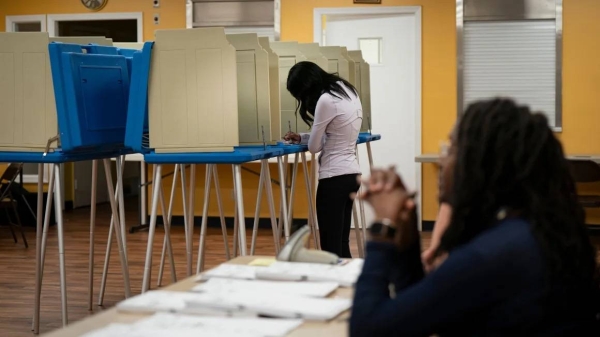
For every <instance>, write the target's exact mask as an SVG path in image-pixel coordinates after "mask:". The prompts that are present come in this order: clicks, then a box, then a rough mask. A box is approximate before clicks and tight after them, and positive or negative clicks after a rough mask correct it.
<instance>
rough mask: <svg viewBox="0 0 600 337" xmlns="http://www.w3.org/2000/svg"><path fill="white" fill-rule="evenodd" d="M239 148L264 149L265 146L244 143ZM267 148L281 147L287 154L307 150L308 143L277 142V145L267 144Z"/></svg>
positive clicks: (283, 153)
mask: <svg viewBox="0 0 600 337" xmlns="http://www.w3.org/2000/svg"><path fill="white" fill-rule="evenodd" d="M237 148H251V149H258V150H262V149H263V148H264V147H263V146H262V145H244V146H239V147H237ZM267 149H279V150H281V151H282V153H281V155H286V154H295V153H302V152H307V151H308V145H294V144H277V145H267Z"/></svg>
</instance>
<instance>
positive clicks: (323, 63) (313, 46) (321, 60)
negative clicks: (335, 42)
mask: <svg viewBox="0 0 600 337" xmlns="http://www.w3.org/2000/svg"><path fill="white" fill-rule="evenodd" d="M298 49H299V50H300V52H301V53H302V55H304V56H305V57H306V60H307V61H310V62H313V63H315V64H316V65H318V66H319V67H321V69H323V70H325V71H327V72H328V71H329V60H327V58H326V57H325V56H323V54H321V49H320V47H319V44H318V43H299V44H298Z"/></svg>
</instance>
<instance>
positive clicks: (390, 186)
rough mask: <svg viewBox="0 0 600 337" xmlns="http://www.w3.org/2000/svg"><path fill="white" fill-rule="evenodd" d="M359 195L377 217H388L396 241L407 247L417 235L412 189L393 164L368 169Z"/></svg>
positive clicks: (399, 244)
mask: <svg viewBox="0 0 600 337" xmlns="http://www.w3.org/2000/svg"><path fill="white" fill-rule="evenodd" d="M363 183H364V184H365V187H366V188H365V189H364V192H362V194H361V195H360V197H361V198H362V199H363V200H365V201H367V202H368V203H369V204H370V205H371V206H372V207H373V210H374V211H375V215H376V217H377V219H389V220H391V221H392V222H393V223H394V224H395V226H396V238H395V243H396V244H397V245H398V246H399V248H401V249H404V248H407V247H408V246H409V245H410V244H412V243H414V241H415V240H416V239H418V231H417V226H416V207H415V206H416V205H415V202H414V200H413V198H414V193H408V192H407V191H406V188H405V186H404V183H403V182H402V179H401V178H400V176H398V174H396V172H395V168H394V167H390V168H389V169H387V170H381V169H376V170H372V171H371V177H370V178H369V179H368V180H366V181H364V182H363Z"/></svg>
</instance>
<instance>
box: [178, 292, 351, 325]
mask: <svg viewBox="0 0 600 337" xmlns="http://www.w3.org/2000/svg"><path fill="white" fill-rule="evenodd" d="M186 304H187V308H188V309H189V310H195V309H204V308H209V309H222V310H236V309H237V310H239V311H242V312H250V313H256V314H258V315H264V316H270V317H280V318H302V319H308V320H319V321H325V320H331V319H333V318H335V317H336V316H338V315H339V314H341V313H342V312H344V311H346V310H348V309H350V307H351V306H352V301H351V300H350V299H337V298H335V299H323V298H310V297H302V296H290V295H288V296H283V295H281V294H278V295H276V296H265V294H264V293H247V292H243V291H242V292H238V293H235V292H232V293H199V294H197V296H196V297H194V298H191V299H190V300H189V301H187V303H186Z"/></svg>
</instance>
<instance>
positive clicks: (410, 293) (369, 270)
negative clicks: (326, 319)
mask: <svg viewBox="0 0 600 337" xmlns="http://www.w3.org/2000/svg"><path fill="white" fill-rule="evenodd" d="M419 253H420V252H419V245H414V246H413V247H411V248H409V249H408V250H406V251H404V252H402V253H400V252H398V250H397V248H396V246H394V245H393V244H390V243H382V242H370V243H369V244H368V245H367V256H366V260H365V265H364V269H363V273H362V274H361V276H360V278H359V280H358V282H357V284H356V292H355V297H354V304H353V309H352V317H351V320H350V335H351V336H353V337H361V336H368V337H372V336H430V335H431V334H433V333H440V332H443V330H444V328H445V327H447V326H448V325H449V324H452V323H457V322H460V321H461V320H463V319H464V318H465V317H469V316H470V315H472V314H474V313H475V312H476V310H477V309H481V308H484V307H486V306H487V305H488V304H489V303H491V302H493V301H495V300H497V299H498V298H499V297H501V296H504V293H505V292H506V291H508V290H507V289H506V288H508V287H507V286H506V285H503V283H504V281H505V280H503V279H502V277H501V276H499V275H498V274H497V273H496V270H494V269H498V266H497V265H496V264H495V263H493V262H490V261H486V259H485V258H484V257H483V256H482V255H480V254H478V253H477V252H475V251H474V250H469V249H462V250H460V249H459V250H457V251H455V252H453V253H452V254H451V255H450V256H449V257H448V259H447V260H446V262H444V264H443V265H441V266H440V267H439V268H438V269H437V270H436V271H434V272H433V273H431V274H430V275H429V276H427V277H425V278H423V270H422V265H421V261H420V257H419ZM394 275H398V276H400V275H402V276H404V277H403V278H402V279H397V282H396V284H395V287H396V289H395V293H396V296H395V297H394V298H391V296H390V293H389V290H388V289H389V284H390V281H389V280H390V279H393V278H394Z"/></svg>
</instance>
